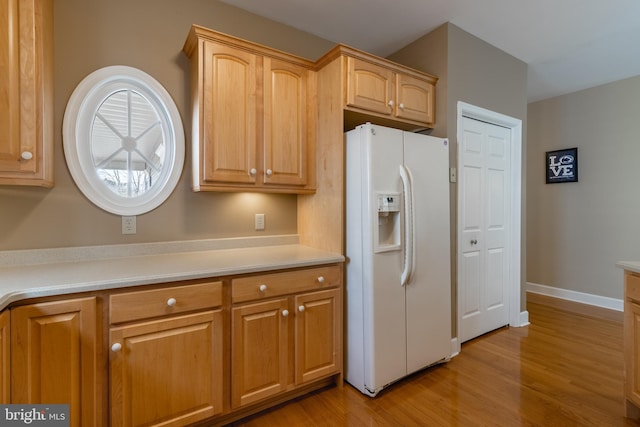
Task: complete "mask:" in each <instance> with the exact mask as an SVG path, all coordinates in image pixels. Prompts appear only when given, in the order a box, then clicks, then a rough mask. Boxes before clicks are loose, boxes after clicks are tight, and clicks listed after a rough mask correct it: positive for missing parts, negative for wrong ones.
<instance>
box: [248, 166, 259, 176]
mask: <svg viewBox="0 0 640 427" xmlns="http://www.w3.org/2000/svg"><path fill="white" fill-rule="evenodd" d="M249 173H250V174H251V176H254V175H255V174H257V173H258V171H257V170H256V168H251V170H250V171H249Z"/></svg>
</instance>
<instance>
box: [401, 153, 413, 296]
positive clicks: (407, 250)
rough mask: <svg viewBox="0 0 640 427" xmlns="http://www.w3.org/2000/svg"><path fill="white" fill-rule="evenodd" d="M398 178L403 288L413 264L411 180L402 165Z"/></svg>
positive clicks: (407, 169) (409, 174) (407, 281)
mask: <svg viewBox="0 0 640 427" xmlns="http://www.w3.org/2000/svg"><path fill="white" fill-rule="evenodd" d="M400 178H401V179H402V189H403V198H404V268H403V269H402V275H401V276H400V286H404V285H407V284H408V283H409V282H410V281H411V275H412V274H413V263H414V259H413V258H414V239H413V220H414V215H413V179H412V176H411V171H410V170H409V168H407V167H406V166H404V165H400Z"/></svg>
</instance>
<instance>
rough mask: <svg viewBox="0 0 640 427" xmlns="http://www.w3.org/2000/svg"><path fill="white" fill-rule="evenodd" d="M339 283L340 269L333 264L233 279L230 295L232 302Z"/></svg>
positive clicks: (340, 280) (337, 284) (320, 287)
mask: <svg viewBox="0 0 640 427" xmlns="http://www.w3.org/2000/svg"><path fill="white" fill-rule="evenodd" d="M341 283H342V269H341V268H340V266H335V265H334V266H328V267H319V268H309V269H305V270H295V271H287V272H282V273H271V274H261V275H259V276H251V277H241V278H238V279H234V280H233V281H232V289H231V295H232V300H233V302H234V303H238V302H244V301H251V300H257V299H263V298H269V297H274V296H279V295H286V294H291V293H296V292H300V291H306V290H314V289H324V288H330V287H335V286H340V284H341Z"/></svg>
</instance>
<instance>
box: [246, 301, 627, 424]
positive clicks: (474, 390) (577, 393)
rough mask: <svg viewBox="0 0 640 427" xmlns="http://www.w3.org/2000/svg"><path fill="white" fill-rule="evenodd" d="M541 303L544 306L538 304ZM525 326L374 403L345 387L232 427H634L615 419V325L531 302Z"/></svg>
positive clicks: (481, 341)
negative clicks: (529, 322)
mask: <svg viewBox="0 0 640 427" xmlns="http://www.w3.org/2000/svg"><path fill="white" fill-rule="evenodd" d="M543 302H544V301H543ZM527 309H528V311H529V316H530V321H531V324H530V325H529V326H526V327H523V328H502V329H499V330H497V331H494V332H491V333H489V334H486V335H483V336H482V337H479V338H477V339H474V340H472V341H469V342H467V343H464V344H463V345H462V351H461V353H460V354H459V355H458V356H457V357H455V358H453V359H452V360H451V361H450V362H447V363H444V364H441V365H437V366H434V367H431V368H429V369H427V370H424V371H421V372H419V373H417V374H414V375H412V376H410V377H408V378H405V379H404V380H402V381H399V382H398V383H396V384H394V385H392V386H390V387H389V388H388V389H385V390H384V391H383V392H381V393H380V394H379V395H378V396H377V397H375V398H369V397H367V396H364V395H362V394H361V393H360V392H358V391H357V390H356V389H354V388H353V387H351V386H349V385H345V386H344V387H342V388H338V387H332V388H329V389H325V390H321V391H318V392H315V393H313V394H311V395H309V396H306V397H303V398H300V399H298V400H296V401H294V402H291V403H288V404H285V405H283V406H280V407H277V408H274V409H272V410H269V411H267V412H264V413H261V414H258V415H255V416H253V417H251V418H248V419H245V420H242V421H239V422H236V423H234V425H235V426H247V427H254V426H274V425H287V426H299V425H304V426H354V427H360V426H366V427H370V426H461V427H462V426H464V427H467V426H472V427H473V426H509V427H510V426H640V423H638V422H636V421H634V420H631V419H627V418H625V417H624V400H623V369H624V365H623V363H624V360H623V347H622V323H621V322H620V321H618V320H617V319H607V318H595V317H590V316H588V315H585V314H582V313H581V312H576V310H574V309H572V310H565V309H563V308H562V306H558V305H548V304H541V303H538V302H535V303H534V302H531V303H529V304H528V306H527Z"/></svg>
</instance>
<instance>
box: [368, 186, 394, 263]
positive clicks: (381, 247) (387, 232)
mask: <svg viewBox="0 0 640 427" xmlns="http://www.w3.org/2000/svg"><path fill="white" fill-rule="evenodd" d="M377 196H378V203H377V208H378V230H377V231H378V233H377V236H375V242H374V252H386V251H393V250H399V249H400V194H399V193H378V195H377Z"/></svg>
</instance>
